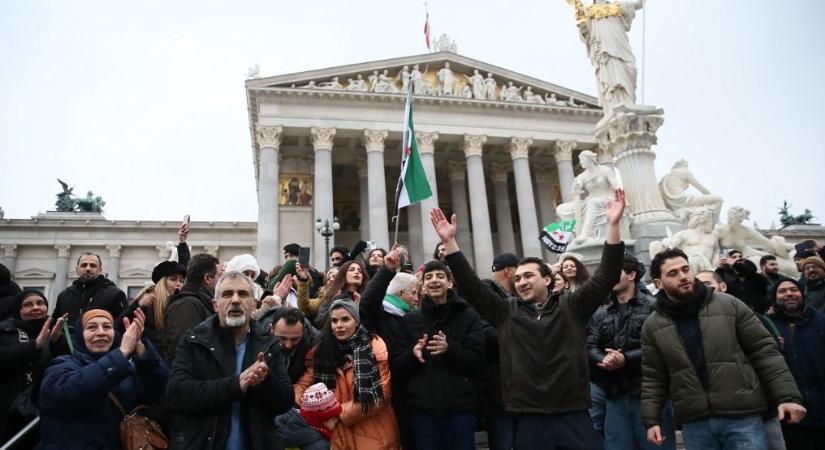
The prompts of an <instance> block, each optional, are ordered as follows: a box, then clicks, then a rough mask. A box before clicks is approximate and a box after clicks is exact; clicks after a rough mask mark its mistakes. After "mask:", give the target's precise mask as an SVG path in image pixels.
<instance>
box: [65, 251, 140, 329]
mask: <svg viewBox="0 0 825 450" xmlns="http://www.w3.org/2000/svg"><path fill="white" fill-rule="evenodd" d="M74 270H75V273H77V276H78V278H77V280H75V281H74V282H73V283H72V285H71V286H69V287H67V288H66V289H64V290H63V292H61V293H60V294H59V295H58V296H57V305H56V306H55V308H54V313H53V314H52V315H54V316H55V317H59V316H62V315H64V314H66V313H68V314H69V318H68V323H69V325H70V326H74V324H75V322H77V319H78V317H80V315H81V314H83V312H84V311H88V310H90V309H103V310H106V311H108V312H109V314H111V315H112V317H117V316H118V315H120V311H121V310H122V309H123V308H125V307H126V294H124V293H123V291H121V290H120V289H118V287H117V286H115V284H114V283H112V281H111V280H109V279H108V278H106V277H105V276H103V263H102V262H101V261H100V256H97V255H95V254H94V253H88V252H87V253H84V254H82V255H80V258H78V259H77V266H76V267H75V269H74Z"/></svg>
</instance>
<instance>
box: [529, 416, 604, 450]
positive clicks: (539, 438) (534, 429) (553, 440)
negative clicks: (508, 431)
mask: <svg viewBox="0 0 825 450" xmlns="http://www.w3.org/2000/svg"><path fill="white" fill-rule="evenodd" d="M515 417H516V421H517V423H516V445H515V447H514V448H515V449H516V450H561V449H564V450H602V449H603V448H604V444H603V443H602V438H601V436H599V435H598V433H596V431H595V430H593V422H591V420H590V416H589V415H588V414H587V411H584V410H582V411H571V412H566V413H558V414H519V415H516V416H515Z"/></svg>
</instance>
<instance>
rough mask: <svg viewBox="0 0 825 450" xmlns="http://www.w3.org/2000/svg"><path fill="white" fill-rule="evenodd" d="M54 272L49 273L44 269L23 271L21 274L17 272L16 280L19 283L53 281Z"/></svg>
mask: <svg viewBox="0 0 825 450" xmlns="http://www.w3.org/2000/svg"><path fill="white" fill-rule="evenodd" d="M54 276H55V274H54V272H49V271H48V270H43V269H36V268H35V269H26V270H21V271H19V272H15V274H14V278H15V280H17V281H23V280H43V279H46V280H52V279H54Z"/></svg>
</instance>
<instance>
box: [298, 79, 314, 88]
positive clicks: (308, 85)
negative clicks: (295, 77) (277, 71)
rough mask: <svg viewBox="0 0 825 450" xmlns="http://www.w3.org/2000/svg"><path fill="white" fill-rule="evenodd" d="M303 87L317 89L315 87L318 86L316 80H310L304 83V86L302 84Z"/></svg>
mask: <svg viewBox="0 0 825 450" xmlns="http://www.w3.org/2000/svg"><path fill="white" fill-rule="evenodd" d="M301 87H302V88H305V89H315V88H317V87H318V86H316V85H315V80H309V83H307V84H305V85H303V86H301Z"/></svg>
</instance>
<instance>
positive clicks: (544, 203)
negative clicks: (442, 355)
mask: <svg viewBox="0 0 825 450" xmlns="http://www.w3.org/2000/svg"><path fill="white" fill-rule="evenodd" d="M551 170H552V169H551V168H550V166H546V165H537V166H536V194H537V195H536V196H537V197H538V203H539V212H540V216H541V223H539V228H542V227H544V226H545V225H547V224H548V223H552V222H555V221H556V205H554V204H553V174H552V173H551Z"/></svg>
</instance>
